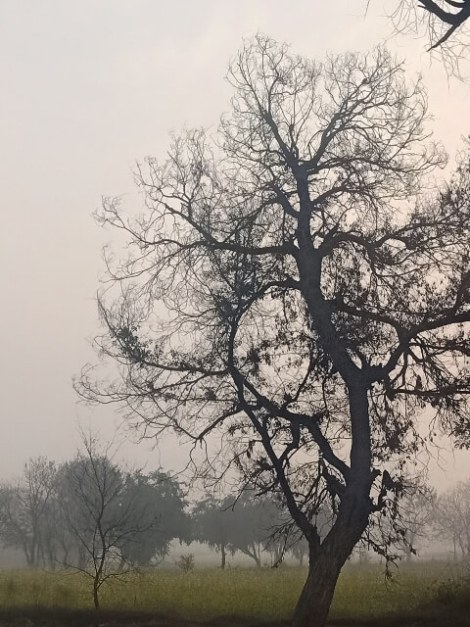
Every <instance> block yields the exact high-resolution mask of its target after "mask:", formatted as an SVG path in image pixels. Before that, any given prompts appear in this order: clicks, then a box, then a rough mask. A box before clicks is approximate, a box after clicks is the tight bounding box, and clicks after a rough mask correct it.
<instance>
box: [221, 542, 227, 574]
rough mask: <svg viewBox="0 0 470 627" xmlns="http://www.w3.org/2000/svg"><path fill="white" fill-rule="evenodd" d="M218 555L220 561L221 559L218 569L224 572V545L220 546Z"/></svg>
mask: <svg viewBox="0 0 470 627" xmlns="http://www.w3.org/2000/svg"><path fill="white" fill-rule="evenodd" d="M220 553H221V555H222V559H221V562H220V568H221V569H222V570H224V569H225V561H226V553H225V544H221V545H220Z"/></svg>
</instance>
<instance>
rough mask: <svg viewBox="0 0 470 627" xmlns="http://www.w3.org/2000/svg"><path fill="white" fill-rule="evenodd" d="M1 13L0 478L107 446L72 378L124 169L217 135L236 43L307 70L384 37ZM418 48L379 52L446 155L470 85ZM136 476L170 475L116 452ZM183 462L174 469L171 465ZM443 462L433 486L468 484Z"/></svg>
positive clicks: (269, 22) (128, 189)
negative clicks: (400, 74) (93, 433)
mask: <svg viewBox="0 0 470 627" xmlns="http://www.w3.org/2000/svg"><path fill="white" fill-rule="evenodd" d="M365 5H366V2H365V0H334V1H332V2H324V1H323V0H295V1H294V2H291V3H287V2H286V1H285V0H283V1H282V2H281V1H279V0H236V1H235V0H232V1H230V0H172V1H171V2H163V1H162V0H80V1H79V2H78V1H74V0H0V80H1V96H0V154H1V157H0V192H1V203H2V204H1V210H0V217H1V221H0V269H1V273H0V297H1V316H0V320H1V324H0V346H1V359H0V420H1V431H0V434H1V436H0V478H1V477H6V476H10V475H11V474H12V473H17V472H19V471H20V469H21V467H22V464H23V463H24V462H25V461H26V460H27V458H28V457H30V456H36V455H40V454H44V455H47V456H49V457H50V458H53V459H57V460H63V459H65V458H67V457H69V456H71V455H73V454H74V451H75V449H76V445H77V440H78V435H77V425H78V424H79V423H82V424H84V425H85V426H88V425H89V424H90V425H91V426H93V427H94V428H98V429H100V430H101V431H102V432H103V433H104V434H105V435H106V434H111V433H112V431H113V428H114V425H115V424H117V423H118V422H119V418H118V417H116V413H115V411H114V410H112V409H110V408H109V407H108V408H105V409H93V410H90V409H88V408H85V407H83V406H81V405H78V404H77V399H76V396H75V393H74V391H73V389H72V384H71V381H72V377H73V376H74V375H76V374H78V373H79V371H80V369H81V367H82V366H83V365H84V364H85V363H86V362H87V361H90V360H91V361H92V360H93V359H94V354H93V352H92V350H91V348H90V341H89V340H87V338H91V337H92V336H93V335H94V334H95V333H96V332H97V330H98V317H97V312H96V303H95V298H94V295H95V292H96V289H97V287H98V276H99V274H100V273H101V272H102V270H103V266H102V264H101V252H100V248H101V245H102V244H103V243H104V242H105V241H107V240H108V239H109V238H110V237H112V234H110V233H109V232H108V233H103V232H101V231H100V229H99V228H98V227H97V226H96V225H95V223H94V222H93V220H92V218H91V217H90V215H91V213H92V211H93V210H94V209H96V208H97V207H98V206H99V204H100V199H101V197H102V196H103V195H110V196H114V195H121V194H125V195H127V198H128V202H129V203H131V202H133V200H134V198H135V197H134V196H133V193H134V191H133V190H134V188H133V181H132V170H133V166H134V163H135V160H136V159H139V160H141V159H142V158H143V157H145V156H146V155H161V154H162V152H163V151H164V150H165V146H166V145H167V139H168V133H169V132H170V131H172V130H178V129H179V128H181V127H183V126H212V127H215V126H216V124H217V121H218V117H219V115H220V113H222V111H224V110H227V108H228V99H229V96H230V91H229V88H228V85H227V84H226V83H225V82H224V78H223V77H224V75H225V72H226V68H227V62H228V60H229V58H230V57H231V56H232V55H234V54H235V53H236V51H237V48H238V47H239V45H240V42H241V39H242V37H245V36H250V35H253V34H255V33H256V32H258V31H261V32H265V33H267V34H269V35H271V36H273V37H274V38H276V39H279V40H285V41H288V42H290V43H292V45H293V49H294V50H295V51H296V52H298V53H301V54H305V55H308V56H311V57H319V58H321V57H323V56H324V54H325V52H327V51H330V52H341V51H346V50H364V51H366V50H368V49H370V48H371V47H372V46H373V45H375V44H378V43H380V42H383V41H384V40H385V39H386V38H388V37H390V35H391V30H392V29H391V25H390V22H389V21H388V19H387V18H386V16H385V13H386V8H385V2H382V0H373V1H372V2H371V5H372V6H371V8H370V9H369V14H368V16H367V17H366V16H365V15H364V11H365ZM425 43H426V42H425V41H424V40H416V41H414V40H412V39H411V38H410V37H406V38H405V37H400V38H396V37H394V38H391V40H390V42H389V44H390V47H391V48H392V49H394V50H396V51H397V53H398V54H399V55H400V56H403V57H404V58H405V59H406V64H407V67H409V69H410V72H415V71H418V70H421V71H422V72H423V74H424V77H425V82H426V84H427V86H428V89H429V100H430V110H431V112H433V113H434V116H435V124H434V130H435V132H436V135H437V137H438V138H439V139H441V140H443V141H444V143H445V145H446V147H447V148H448V150H449V151H450V152H451V153H453V152H454V151H455V149H456V148H457V147H458V145H459V140H460V137H461V135H465V134H467V133H468V132H469V128H468V123H467V122H466V120H467V119H468V110H469V103H470V100H469V98H470V84H467V85H464V84H461V83H458V82H456V81H448V80H447V77H446V75H445V72H444V70H443V68H442V66H441V65H440V63H439V61H438V60H437V59H436V60H434V61H433V62H432V63H431V61H430V57H429V55H428V53H427V52H426V51H425ZM125 451H126V456H127V457H128V459H129V460H130V461H131V462H132V463H135V464H142V463H144V462H145V461H146V460H148V464H149V466H150V467H154V466H156V465H158V464H159V463H163V464H164V465H172V464H174V461H175V459H176V458H177V453H176V452H175V449H174V448H173V447H164V450H163V451H162V452H160V453H158V452H155V451H150V449H149V446H148V445H147V446H146V445H139V446H131V445H128V446H126V447H125ZM179 457H180V458H182V457H183V453H182V452H181V453H180V455H179ZM456 459H457V461H456V462H453V461H452V459H451V458H449V461H448V462H447V465H446V472H445V473H443V472H440V471H437V470H436V471H435V472H434V477H435V478H436V480H438V481H439V482H440V483H442V484H443V483H446V482H449V481H451V480H453V479H454V478H457V475H458V473H463V474H464V475H468V474H470V453H465V454H459V455H458V456H457V458H456Z"/></svg>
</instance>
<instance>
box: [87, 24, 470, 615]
mask: <svg viewBox="0 0 470 627" xmlns="http://www.w3.org/2000/svg"><path fill="white" fill-rule="evenodd" d="M228 79H229V81H230V83H231V85H232V86H233V90H234V95H233V99H232V110H231V112H230V113H229V114H227V115H225V116H223V117H222V120H221V125H220V129H219V132H218V134H217V135H216V136H215V137H214V138H212V137H210V136H209V135H208V134H207V133H206V132H204V131H203V130H201V129H198V130H192V131H188V132H186V133H183V134H182V135H181V136H179V137H176V138H174V140H173V143H172V145H171V148H170V150H169V153H168V157H167V159H166V160H163V161H161V162H160V161H158V160H156V159H153V158H149V159H148V160H147V161H146V163H145V164H143V165H141V166H140V167H139V168H138V171H137V182H138V184H139V186H140V189H141V192H142V194H143V196H144V198H145V209H144V210H143V211H142V212H140V213H138V214H136V215H134V216H132V215H130V216H126V214H125V212H124V211H123V209H122V207H121V206H120V203H119V201H118V200H113V199H106V200H105V202H104V205H103V210H102V212H101V214H100V220H101V222H102V223H103V224H107V225H110V226H111V227H114V228H115V229H118V230H119V231H124V233H125V234H126V236H127V237H128V244H129V245H128V248H127V254H128V258H127V259H126V260H123V259H122V254H121V255H119V256H116V257H115V258H114V259H116V260H117V263H113V261H114V259H113V258H108V269H109V273H110V277H111V278H112V279H115V282H114V284H115V285H116V287H117V290H115V291H113V290H112V288H111V289H108V291H107V292H106V293H105V292H103V293H102V294H101V297H100V300H99V307H100V312H101V315H102V319H103V322H104V325H105V333H104V335H103V336H101V338H100V340H99V346H100V350H101V354H102V356H103V357H104V358H106V357H109V358H111V359H112V361H113V362H114V363H117V364H118V366H119V373H120V375H119V377H118V378H116V380H115V381H114V382H112V383H109V382H108V383H107V384H106V383H104V384H103V383H100V382H99V378H98V379H97V375H96V374H95V373H94V372H92V371H90V370H85V371H84V373H83V377H82V379H81V382H80V384H79V391H80V393H81V394H82V395H83V396H85V397H86V398H89V399H92V400H95V401H106V402H109V401H117V402H125V403H126V406H127V408H128V409H129V416H130V417H131V419H132V420H134V421H137V422H140V424H141V425H142V426H143V427H144V428H145V429H146V433H147V435H148V434H149V432H150V431H151V430H152V429H154V432H155V433H160V432H161V431H162V430H165V429H172V430H173V431H175V432H176V433H177V434H180V435H182V436H184V437H185V438H186V439H188V438H189V439H191V440H192V441H193V442H194V444H195V446H197V445H198V444H199V443H200V442H201V441H203V440H204V439H205V438H207V437H208V436H210V435H212V436H216V437H213V440H212V441H213V442H214V441H218V442H220V447H219V449H218V450H217V451H216V452H215V453H214V454H213V455H212V456H211V459H210V464H211V466H208V468H215V467H218V472H220V471H221V467H223V468H224V469H225V470H226V469H227V467H235V468H236V469H237V471H238V472H241V473H242V474H243V477H244V483H246V484H250V485H251V486H255V487H256V488H257V489H258V490H259V491H260V492H261V493H268V492H275V493H276V494H281V495H282V499H283V501H284V503H285V505H286V507H287V508H288V510H289V512H290V515H291V517H292V519H293V520H294V521H295V523H296V525H297V526H298V528H299V529H300V530H301V532H302V534H303V535H304V536H305V538H306V540H307V541H308V544H309V551H310V566H309V575H308V578H307V582H306V584H305V587H304V590H303V592H302V595H301V598H300V600H299V604H298V606H297V610H296V615H295V620H294V624H296V625H323V624H324V622H325V620H326V616H327V612H328V607H329V604H330V602H331V598H332V595H333V591H334V587H335V584H336V580H337V577H338V575H339V572H340V570H341V567H342V565H343V564H344V562H345V560H346V559H347V557H348V556H349V555H350V553H351V551H352V549H353V547H354V545H355V544H356V543H357V542H358V540H359V539H360V538H361V537H362V536H363V534H364V533H365V530H366V529H367V526H368V524H369V523H370V521H371V520H372V519H373V518H374V516H377V515H378V514H379V513H380V512H383V511H384V510H387V508H388V509H389V510H390V511H393V507H392V503H393V502H394V498H395V496H396V495H397V494H399V493H400V491H401V490H402V488H403V485H404V484H405V483H406V481H407V479H406V472H407V461H413V459H414V458H415V456H416V454H417V452H418V451H419V449H420V448H421V447H422V446H423V445H424V444H425V442H426V434H425V433H424V434H423V427H422V422H421V419H424V418H426V419H427V420H429V421H430V423H431V424H433V425H436V428H437V425H439V426H441V427H443V428H444V429H445V430H446V431H447V432H448V433H451V434H453V436H454V437H455V438H456V441H457V443H458V444H459V445H466V444H467V443H468V435H469V413H468V404H467V399H468V392H469V389H470V386H469V384H470V370H469V360H468V358H469V335H468V333H469V329H468V322H469V321H470V306H469V279H470V274H469V271H468V261H469V254H470V250H469V241H470V238H469V235H470V234H469V228H470V227H469V225H470V215H469V213H470V203H469V199H470V185H469V183H470V177H469V174H470V171H469V160H468V156H467V155H464V156H463V157H462V159H461V163H460V166H459V169H458V171H457V173H456V175H455V177H454V179H453V180H452V181H451V182H450V183H449V185H447V186H444V187H443V189H442V190H440V191H435V190H432V189H430V188H431V187H432V180H431V178H430V176H429V175H430V174H431V173H432V172H433V170H434V168H436V167H437V166H439V165H442V164H443V163H444V162H445V155H444V154H443V151H442V150H441V149H440V148H439V146H437V145H436V144H434V143H432V142H431V141H430V140H429V131H428V129H427V126H426V122H427V101H426V94H425V92H424V89H423V87H422V85H421V83H420V81H419V80H418V81H416V82H408V81H407V80H406V77H405V76H404V68H403V66H402V65H401V64H400V63H397V62H396V61H395V60H394V59H393V58H392V57H391V55H390V54H389V53H388V52H387V51H386V50H384V49H382V48H379V49H376V50H375V51H374V52H373V53H372V54H369V55H367V57H365V56H364V57H363V56H361V55H357V54H346V55H343V56H339V57H329V58H327V59H326V60H325V61H324V62H315V61H311V60H309V59H305V58H302V57H298V56H295V55H292V54H291V53H290V52H289V49H288V47H287V46H286V45H284V44H278V43H276V42H274V41H272V40H271V39H269V38H267V37H264V36H258V37H257V38H255V40H253V41H248V42H246V44H245V46H244V47H243V48H242V50H241V51H240V53H239V54H238V55H237V56H236V57H235V59H234V60H233V62H232V64H231V66H230V69H229V74H228ZM424 409H425V410H426V411H425V412H424V411H422V410H424ZM207 450H208V451H209V452H211V451H213V450H214V447H213V446H211V447H208V449H207ZM206 470H207V469H206ZM325 507H326V509H327V511H329V512H331V516H330V520H329V526H328V528H327V529H326V532H325V529H322V530H320V529H319V523H318V516H319V513H320V512H324V511H325ZM322 524H324V523H322Z"/></svg>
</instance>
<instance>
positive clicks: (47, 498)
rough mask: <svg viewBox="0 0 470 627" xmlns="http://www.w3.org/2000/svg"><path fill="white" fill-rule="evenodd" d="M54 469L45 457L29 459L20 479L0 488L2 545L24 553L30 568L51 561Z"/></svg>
mask: <svg viewBox="0 0 470 627" xmlns="http://www.w3.org/2000/svg"><path fill="white" fill-rule="evenodd" d="M55 476H56V466H55V464H54V462H51V461H49V460H48V459H46V458H45V457H37V458H31V459H30V460H29V461H28V462H27V463H26V464H25V466H24V470H23V475H22V477H21V478H20V479H19V480H18V481H16V482H14V483H9V484H8V483H5V484H4V485H3V486H1V488H0V534H1V539H2V541H3V544H4V545H5V546H9V547H13V548H16V549H20V550H21V551H23V553H24V556H25V558H26V563H27V564H28V566H30V567H32V568H37V567H38V566H40V565H44V564H45V562H46V561H47V559H48V558H49V563H51V562H54V557H53V555H51V553H50V551H49V548H50V547H49V545H48V541H49V530H50V527H51V525H52V524H53V518H52V517H51V508H52V503H53V500H54V489H55Z"/></svg>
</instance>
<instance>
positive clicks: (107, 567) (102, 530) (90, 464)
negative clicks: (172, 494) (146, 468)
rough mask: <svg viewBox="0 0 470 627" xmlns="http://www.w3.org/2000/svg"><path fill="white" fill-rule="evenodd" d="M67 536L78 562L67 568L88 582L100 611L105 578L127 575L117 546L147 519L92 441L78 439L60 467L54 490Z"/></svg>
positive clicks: (145, 524) (118, 471)
mask: <svg viewBox="0 0 470 627" xmlns="http://www.w3.org/2000/svg"><path fill="white" fill-rule="evenodd" d="M58 497H59V502H60V504H61V508H62V511H63V515H64V520H65V523H66V526H67V529H68V531H69V533H70V535H71V536H72V537H73V538H74V540H75V543H76V545H77V546H78V549H79V550H78V559H77V560H76V561H75V563H69V564H67V565H68V566H70V567H73V568H75V569H76V570H78V571H80V572H82V573H83V574H85V575H86V576H87V577H88V578H89V579H90V581H91V586H92V594H93V603H94V606H95V608H96V609H97V610H98V609H99V607H100V596H99V594H100V589H101V587H102V586H103V584H104V583H105V582H106V581H108V580H109V579H110V578H116V577H119V576H121V575H122V574H123V572H127V571H129V569H130V568H131V567H130V566H127V565H123V564H122V562H121V560H120V555H119V549H120V546H121V545H122V544H123V543H124V542H125V541H126V540H127V539H128V538H133V539H135V537H136V535H137V534H138V533H144V532H145V531H146V530H148V528H149V527H150V526H151V525H152V523H153V521H152V520H151V519H149V518H148V517H147V516H146V511H145V508H142V509H141V507H140V504H139V505H138V504H137V503H135V502H134V499H133V498H129V495H128V494H126V483H125V479H124V475H123V472H122V471H121V469H120V468H119V467H118V466H117V465H116V464H114V463H113V462H112V460H111V459H110V457H109V454H108V450H107V449H106V448H105V449H103V448H100V445H99V443H98V441H97V439H96V438H95V437H93V436H91V435H90V436H87V437H85V438H84V439H83V451H82V452H81V453H79V455H78V456H77V458H76V459H75V460H73V461H71V462H67V463H66V464H64V466H63V468H62V477H61V482H60V484H59V491H58Z"/></svg>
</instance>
